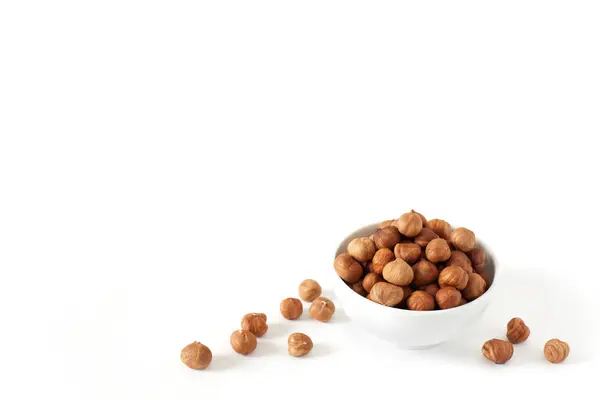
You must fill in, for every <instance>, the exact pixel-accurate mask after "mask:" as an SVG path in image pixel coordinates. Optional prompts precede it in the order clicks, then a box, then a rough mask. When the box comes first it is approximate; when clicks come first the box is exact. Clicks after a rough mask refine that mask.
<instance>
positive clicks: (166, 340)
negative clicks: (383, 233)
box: [0, 0, 600, 400]
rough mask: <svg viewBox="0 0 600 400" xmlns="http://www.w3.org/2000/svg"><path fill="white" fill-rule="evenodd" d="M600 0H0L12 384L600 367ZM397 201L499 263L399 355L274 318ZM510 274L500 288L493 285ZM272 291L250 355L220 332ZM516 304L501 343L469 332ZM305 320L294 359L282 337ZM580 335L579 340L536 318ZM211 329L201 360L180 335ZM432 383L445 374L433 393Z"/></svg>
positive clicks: (216, 386)
mask: <svg viewBox="0 0 600 400" xmlns="http://www.w3.org/2000/svg"><path fill="white" fill-rule="evenodd" d="M599 7H600V6H599V5H598V3H597V2H591V1H590V2H585V1H581V2H572V1H537V2H532V1H522V0H520V1H503V2H498V3H494V4H493V5H491V4H489V3H487V2H480V1H469V2H464V1H456V2H435V1H427V2H411V4H403V3H402V4H401V3H400V2H391V1H389V2H352V1H343V2H342V1H338V2H327V1H304V2H295V3H291V2H283V1H271V2H262V1H255V2H249V1H244V2H231V1H220V2H204V3H202V4H198V2H192V1H189V2H178V1H175V2H173V1H169V2H166V1H164V2H148V1H144V2H142V1H138V2H133V1H104V2H94V3H93V4H92V3H91V2H75V1H72V2H66V1H57V2H41V1H38V2H27V1H19V2H16V1H4V2H1V3H0V61H1V62H0V270H1V275H0V309H1V316H2V319H1V324H2V329H1V330H0V337H1V340H0V376H1V377H2V383H1V384H0V398H2V399H25V398H27V399H30V398H60V399H113V400H116V399H172V400H175V399H190V398H194V399H198V398H202V399H216V398H248V397H249V398H260V399H271V398H283V397H285V398H287V399H307V398H330V397H333V396H335V398H340V399H342V398H348V397H350V395H355V396H359V397H362V398H374V393H375V394H376V395H377V396H385V395H389V394H390V393H392V394H394V395H402V396H403V398H404V397H406V396H411V397H412V398H416V397H417V396H419V398H420V397H421V396H423V395H424V394H429V395H430V396H428V397H433V398H435V397H437V395H438V394H440V395H443V397H444V399H451V398H457V399H458V398H460V399H464V398H465V397H467V394H468V393H476V395H477V396H478V397H483V396H485V397H486V398H496V397H497V398H503V399H507V398H514V395H515V394H516V393H518V394H521V395H523V396H533V395H534V396H536V398H542V397H543V396H546V395H548V394H556V395H566V394H569V395H573V394H577V393H578V391H579V390H583V389H589V388H592V387H595V379H596V375H595V374H593V370H594V368H597V367H598V358H597V356H598V345H597V342H598V340H597V338H598V329H597V328H598V315H599V313H598V306H599V304H598V303H599V301H598V295H597V287H598V282H599V279H598V278H599V276H598V275H599V272H598V271H599V270H600V268H599V267H600V266H599V261H598V257H597V254H598V244H597V243H598V226H600V225H599V222H600V218H599V211H598V210H599V209H598V204H599V197H598V194H597V187H598V177H597V171H598V170H599V169H600V168H599V167H600V165H599V162H598V156H597V149H598V147H597V145H596V144H595V142H594V138H593V136H594V135H596V137H597V135H598V132H599V129H600V120H599V118H598V110H599V109H600V98H599V97H598V93H600V74H598V71H600V59H599V53H598V51H597V49H598V48H599V47H598V45H599V43H598V40H599V39H598V38H600V25H599V24H598V23H597V22H598V20H599V17H600V15H599ZM409 208H415V209H417V210H418V211H420V212H422V213H424V214H425V215H426V216H432V217H433V216H439V217H443V218H446V219H447V220H448V221H449V222H451V223H453V224H458V225H464V226H467V227H469V228H471V229H473V230H474V231H475V233H476V234H479V235H480V236H481V237H484V238H485V239H486V242H487V243H489V244H490V246H492V247H493V249H494V251H495V252H496V253H497V255H498V256H499V258H501V259H502V267H503V268H504V269H505V271H506V272H507V281H506V285H505V286H504V290H503V292H502V293H501V292H498V293H497V295H498V298H499V299H498V300H497V301H494V302H493V304H491V305H490V307H489V309H488V310H487V311H486V313H485V314H484V316H483V318H482V320H481V321H480V323H478V324H476V325H474V326H472V327H471V328H470V329H469V330H468V333H467V334H465V335H464V337H463V338H460V339H459V340H457V341H455V342H452V343H448V344H446V345H444V346H441V347H438V348H435V349H432V350H431V351H426V352H405V351H401V350H399V349H396V348H394V347H393V346H390V345H389V344H387V343H386V342H383V341H375V340H372V339H367V338H365V337H363V336H361V335H360V334H359V333H358V331H357V330H356V329H354V328H353V327H352V326H351V325H350V324H349V323H348V322H347V319H346V318H345V317H344V315H345V314H344V311H343V310H339V312H338V313H337V314H336V316H335V318H334V319H333V320H332V321H331V323H329V324H318V323H316V322H314V321H310V320H308V319H306V315H305V316H303V317H302V319H301V320H300V321H296V322H287V321H282V320H281V319H280V318H279V317H278V307H279V301H280V300H281V299H283V298H284V297H287V296H293V295H294V294H295V292H296V287H297V285H298V283H299V282H300V281H301V280H302V279H305V278H307V277H311V278H314V279H316V280H318V281H320V282H321V283H322V284H323V286H324V287H325V290H326V291H330V290H331V282H330V281H329V280H328V276H329V275H328V273H327V271H326V269H327V268H330V265H331V262H332V260H331V255H332V252H333V251H334V250H335V247H336V245H337V244H338V243H339V241H340V240H341V239H342V238H343V237H344V236H345V235H346V234H347V233H348V232H351V231H352V230H354V229H356V228H357V227H360V226H362V225H364V224H367V223H370V222H372V221H374V220H380V219H385V218H391V217H396V216H398V215H399V214H400V213H402V212H404V211H406V210H407V209H409ZM500 299H501V300H500ZM253 311H256V312H265V313H267V314H268V317H269V323H270V326H271V328H270V331H269V333H268V335H267V336H265V338H264V340H261V341H260V344H259V347H258V349H257V351H256V353H255V354H254V355H253V356H251V357H246V358H244V357H241V356H238V355H236V354H234V353H233V352H232V351H231V350H230V348H229V344H228V341H229V335H230V332H231V331H232V330H234V329H236V328H237V327H238V324H239V321H240V319H241V317H242V315H243V314H244V313H247V312H253ZM514 316H520V317H522V318H523V319H524V320H525V321H526V322H527V323H528V324H529V326H530V327H531V331H532V333H531V337H530V338H529V340H528V341H527V342H526V343H524V344H522V345H519V346H518V347H517V348H516V349H515V355H514V357H513V359H512V360H511V361H510V363H509V364H507V365H504V366H495V365H492V364H490V363H488V362H486V360H484V359H483V358H482V356H481V353H480V348H481V344H482V343H483V342H484V341H485V340H487V339H489V338H492V337H502V335H503V334H504V329H505V324H506V322H507V321H508V320H509V319H510V318H511V317H514ZM293 331H302V332H305V333H307V334H309V335H310V336H311V337H312V338H313V340H314V343H315V347H314V350H313V352H312V354H311V356H310V357H307V358H306V359H293V358H291V357H289V356H287V354H286V336H287V334H288V333H291V332H293ZM552 337H558V338H561V339H563V340H565V341H567V342H569V343H570V344H571V356H570V357H569V359H568V362H567V363H565V364H564V365H550V364H548V363H546V362H545V361H544V359H543V357H542V346H543V344H544V342H545V341H546V340H547V339H550V338H552ZM194 340H199V341H201V342H203V343H206V344H207V345H208V346H210V348H211V349H212V351H213V354H214V356H215V357H214V361H213V364H212V365H211V366H210V369H209V370H206V371H199V372H197V371H191V370H188V369H187V368H185V367H184V366H182V364H181V363H180V361H179V352H180V349H181V348H182V347H183V346H185V345H186V344H188V343H190V342H192V341H194ZM431 395H433V396H431Z"/></svg>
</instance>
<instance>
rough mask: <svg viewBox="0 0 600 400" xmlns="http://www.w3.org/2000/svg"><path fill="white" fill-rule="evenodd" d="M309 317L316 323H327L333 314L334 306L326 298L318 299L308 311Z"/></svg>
mask: <svg viewBox="0 0 600 400" xmlns="http://www.w3.org/2000/svg"><path fill="white" fill-rule="evenodd" d="M308 312H309V314H310V316H311V317H312V318H314V319H316V320H318V321H321V322H327V321H329V320H330V319H331V317H332V316H333V313H334V312H335V305H334V304H333V302H332V301H331V300H329V299H328V298H326V297H318V298H317V299H315V301H313V302H312V304H311V305H310V308H309V309H308Z"/></svg>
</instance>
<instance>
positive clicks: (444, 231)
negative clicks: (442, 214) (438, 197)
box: [427, 219, 452, 239]
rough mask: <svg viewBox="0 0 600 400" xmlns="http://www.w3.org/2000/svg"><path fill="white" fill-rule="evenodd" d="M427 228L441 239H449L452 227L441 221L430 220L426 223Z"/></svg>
mask: <svg viewBox="0 0 600 400" xmlns="http://www.w3.org/2000/svg"><path fill="white" fill-rule="evenodd" d="M427 228H429V229H431V230H432V231H434V232H435V233H436V234H437V235H438V236H439V237H441V238H442V239H450V235H451V234H452V227H451V226H450V224H449V223H447V222H446V221H444V220H443V219H430V220H429V221H428V222H427Z"/></svg>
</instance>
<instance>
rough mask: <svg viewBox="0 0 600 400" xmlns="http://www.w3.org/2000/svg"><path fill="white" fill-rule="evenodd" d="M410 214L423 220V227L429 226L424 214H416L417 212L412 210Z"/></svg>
mask: <svg viewBox="0 0 600 400" xmlns="http://www.w3.org/2000/svg"><path fill="white" fill-rule="evenodd" d="M410 212H411V213H412V214H415V215H417V216H418V217H419V218H421V223H422V224H423V226H426V225H427V219H426V218H425V217H424V216H423V214H421V213H418V212H416V211H415V210H410Z"/></svg>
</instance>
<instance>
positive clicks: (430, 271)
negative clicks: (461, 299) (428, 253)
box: [412, 258, 439, 287]
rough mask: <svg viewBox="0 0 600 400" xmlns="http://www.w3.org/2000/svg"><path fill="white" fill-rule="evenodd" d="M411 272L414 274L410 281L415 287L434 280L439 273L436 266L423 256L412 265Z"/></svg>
mask: <svg viewBox="0 0 600 400" xmlns="http://www.w3.org/2000/svg"><path fill="white" fill-rule="evenodd" d="M413 272H414V275H415V276H414V278H413V281H412V283H413V285H415V286H417V287H419V286H425V285H428V284H430V283H433V282H435V281H436V279H437V278H438V274H439V273H438V270H437V268H436V266H435V265H433V264H432V263H430V262H429V261H427V260H426V259H424V258H422V259H420V260H419V261H418V262H417V263H416V264H415V265H413Z"/></svg>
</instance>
